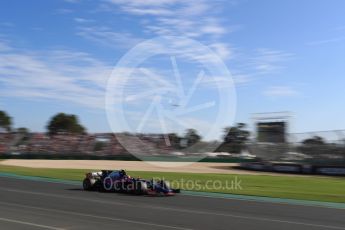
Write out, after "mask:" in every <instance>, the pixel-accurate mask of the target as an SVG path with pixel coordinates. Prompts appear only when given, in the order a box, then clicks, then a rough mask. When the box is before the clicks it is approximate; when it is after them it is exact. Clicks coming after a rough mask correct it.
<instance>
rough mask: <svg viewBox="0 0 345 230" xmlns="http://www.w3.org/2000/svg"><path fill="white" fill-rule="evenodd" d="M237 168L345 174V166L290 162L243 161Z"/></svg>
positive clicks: (298, 172) (279, 171) (331, 174)
mask: <svg viewBox="0 0 345 230" xmlns="http://www.w3.org/2000/svg"><path fill="white" fill-rule="evenodd" d="M239 168H241V169H246V170H253V171H264V172H278V173H295V174H317V175H329V176H345V166H320V165H310V164H298V163H290V162H243V163H241V164H240V166H239Z"/></svg>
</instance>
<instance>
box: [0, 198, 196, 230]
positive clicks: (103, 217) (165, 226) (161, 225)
mask: <svg viewBox="0 0 345 230" xmlns="http://www.w3.org/2000/svg"><path fill="white" fill-rule="evenodd" d="M0 204H3V205H8V206H14V207H20V208H30V209H36V210H41V211H47V212H55V213H61V214H67V215H74V216H81V217H88V218H95V219H102V220H111V221H119V222H125V223H130V224H138V225H148V226H152V227H160V228H163V229H177V230H193V229H191V228H183V227H177V226H171V225H163V224H155V223H149V222H144V221H136V220H130V219H124V218H113V217H106V216H96V215H91V214H87V213H79V212H72V211H63V210H56V209H50V208H41V207H36V206H31V205H21V204H12V203H8V202H2V201H0ZM55 229H56V228H55Z"/></svg>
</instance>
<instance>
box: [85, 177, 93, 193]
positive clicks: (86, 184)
mask: <svg viewBox="0 0 345 230" xmlns="http://www.w3.org/2000/svg"><path fill="white" fill-rule="evenodd" d="M83 189H84V190H86V191H91V190H92V185H91V181H90V179H88V178H85V179H84V180H83Z"/></svg>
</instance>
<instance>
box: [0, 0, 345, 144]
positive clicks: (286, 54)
mask: <svg viewBox="0 0 345 230" xmlns="http://www.w3.org/2000/svg"><path fill="white" fill-rule="evenodd" d="M344 9H345V2H344V1H342V0H333V1H326V0H318V1H312V0H290V1H275V0H262V1H255V0H229V1H225V0H224V1H222V0H215V1H206V0H184V1H182V0H147V1H139V0H102V1H91V0H68V1H63V0H61V1H56V0H51V1H44V0H33V1H19V0H11V1H1V2H0V89H1V91H0V109H1V110H5V111H7V112H8V113H9V114H10V115H11V116H12V117H13V120H14V126H15V127H21V126H24V127H28V128H29V129H30V130H32V131H44V130H45V126H46V123H47V121H48V119H49V118H50V117H51V116H52V115H53V114H55V113H57V112H66V113H73V114H77V115H78V116H79V117H80V120H81V122H82V124H83V125H85V126H86V127H87V129H88V130H89V131H91V132H103V131H110V126H109V123H108V120H107V116H106V112H105V109H104V100H105V95H106V87H107V80H108V79H109V77H110V76H111V71H112V69H113V68H114V66H115V65H116V63H117V62H118V61H119V60H120V58H121V57H122V56H123V55H125V54H126V53H127V52H128V51H129V50H130V49H131V48H133V47H134V46H135V45H136V44H138V43H140V42H143V41H145V40H147V39H152V38H154V37H157V36H180V37H185V38H189V39H193V40H195V41H198V42H200V43H202V44H204V45H205V46H207V47H209V48H210V49H211V50H212V51H213V52H214V53H215V54H217V55H218V57H220V58H221V59H222V60H223V62H224V63H225V64H226V66H227V68H228V69H229V70H230V72H231V74H232V79H233V80H234V82H235V88H236V94H237V103H236V106H237V107H236V116H235V117H234V121H237V122H246V123H249V124H251V123H252V120H251V116H252V114H253V113H259V112H274V111H290V112H291V113H292V114H293V119H292V120H291V130H290V131H291V132H304V131H315V130H332V129H344V128H345V124H344V117H345V109H344V101H345V94H344V93H343V87H344V86H345V78H344V77H345V76H344V74H345V62H344V61H345V14H344ZM175 42H176V41H175ZM188 52H190V53H188ZM188 52H187V53H186V52H184V54H183V55H180V56H179V54H181V53H179V54H177V57H176V61H177V64H178V67H179V70H180V72H181V78H182V81H183V86H184V87H185V89H189V88H191V87H192V84H193V82H194V80H195V79H196V76H197V74H198V73H199V69H198V68H199V66H198V65H197V64H195V63H192V61H196V62H197V61H198V60H199V58H200V56H198V57H197V54H196V53H195V52H194V50H189V51H188ZM210 61H212V60H210ZM140 68H141V69H139V71H135V72H134V75H135V76H136V77H137V78H135V77H134V79H135V80H133V82H132V83H131V84H132V86H133V84H136V86H137V88H131V85H126V87H127V88H125V91H126V90H128V89H134V91H136V92H139V91H145V90H144V89H147V88H146V87H148V86H145V84H146V83H147V82H145V81H146V79H148V78H149V79H151V80H152V78H151V77H152V76H156V77H157V78H156V79H157V82H161V83H164V82H165V83H164V84H166V83H167V82H168V83H169V82H170V83H173V80H171V79H174V78H173V76H174V72H173V69H172V68H171V59H170V58H169V57H168V56H164V55H162V56H159V55H158V56H157V57H153V58H151V59H149V60H147V62H145V63H143V64H142V65H141V66H140ZM143 72H144V73H146V74H143ZM208 74H209V73H208V72H206V75H208ZM149 75H150V76H149ZM145 76H146V77H145ZM158 78H159V79H160V80H159V79H158ZM167 79H168V80H167ZM169 79H170V80H169ZM170 83H169V84H170ZM214 83H219V84H220V85H225V86H226V85H227V84H231V79H230V80H229V79H227V78H226V76H215V77H214V78H213V81H212V82H210V81H204V82H202V84H204V85H203V86H204V88H201V89H200V90H199V91H196V93H197V95H196V96H195V97H194V98H193V99H192V102H193V103H207V101H210V100H211V101H214V100H215V101H217V100H219V98H218V96H219V95H218V94H217V93H218V92H219V90H218V89H217V90H215V88H214V86H213V84H214ZM157 87H158V88H159V86H157ZM125 93H127V94H130V93H131V92H127V91H126V92H125ZM132 93H133V92H132ZM164 95H165V98H163V99H166V100H167V102H162V103H163V106H164V103H166V105H165V106H167V107H172V106H174V105H173V104H174V103H177V104H178V103H179V102H178V99H176V100H177V101H175V100H174V95H170V94H169V95H168V94H164ZM127 96H128V95H127ZM217 98H218V99H217ZM141 99H142V98H141ZM146 99H147V100H146V101H144V102H141V101H140V102H138V103H137V104H136V105H135V103H134V104H130V103H128V104H127V103H124V104H123V105H124V106H123V109H124V110H125V113H126V117H127V118H128V122H129V123H130V124H131V125H132V126H133V127H132V128H133V129H136V127H134V126H137V125H138V124H139V123H136V121H135V118H138V117H140V118H142V117H143V116H144V114H145V111H147V108H148V107H149V105H150V100H151V99H152V98H151V97H148V98H146ZM122 103H123V101H122ZM193 103H192V104H193ZM138 105H139V106H138ZM218 106H219V105H215V106H214V107H209V108H206V110H205V111H200V112H197V113H192V114H190V115H189V116H188V117H186V120H185V121H186V122H187V123H188V124H190V126H191V127H193V128H197V129H200V130H201V132H207V128H208V126H209V124H210V123H213V122H214V120H213V119H214V117H215V116H216V115H217V114H216V113H217V111H219V110H218ZM170 109H172V108H170ZM131 115H132V116H131ZM224 116H227V115H226V114H224ZM150 117H151V119H149V120H148V121H147V124H146V125H145V127H142V131H144V132H158V131H159V128H158V127H156V125H157V117H155V115H152V116H150ZM226 121H228V122H229V125H231V124H230V122H231V121H232V119H230V118H229V119H228V120H226ZM158 123H159V122H158ZM167 126H168V127H166V128H167V129H168V130H169V131H170V128H171V127H172V128H171V130H173V131H177V130H175V129H174V124H173V123H171V124H170V123H167ZM180 128H181V127H180ZM184 128H186V127H184ZM218 128H219V133H218V134H217V133H214V134H213V135H214V137H215V138H216V137H217V135H218V136H219V134H220V132H221V127H218ZM119 130H120V129H119Z"/></svg>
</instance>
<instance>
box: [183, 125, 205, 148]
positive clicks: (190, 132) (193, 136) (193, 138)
mask: <svg viewBox="0 0 345 230" xmlns="http://www.w3.org/2000/svg"><path fill="white" fill-rule="evenodd" d="M184 138H185V139H186V140H187V145H188V146H191V145H194V144H196V143H197V142H199V141H200V140H201V136H200V135H199V134H198V131H197V130H195V129H187V130H186V134H185V136H184Z"/></svg>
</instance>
